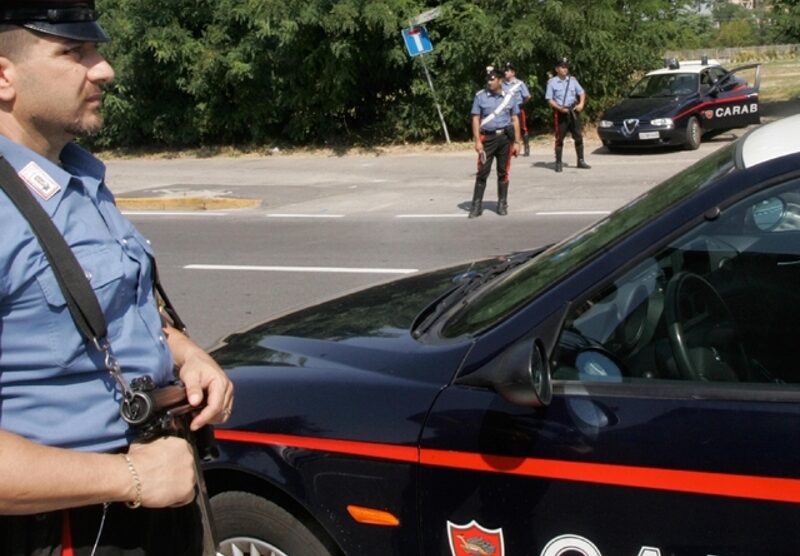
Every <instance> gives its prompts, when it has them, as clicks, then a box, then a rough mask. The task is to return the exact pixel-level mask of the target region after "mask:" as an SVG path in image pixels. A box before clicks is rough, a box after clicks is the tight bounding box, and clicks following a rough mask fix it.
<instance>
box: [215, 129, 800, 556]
mask: <svg viewBox="0 0 800 556" xmlns="http://www.w3.org/2000/svg"><path fill="white" fill-rule="evenodd" d="M798 129H800V115H798V116H793V117H789V118H786V119H783V120H779V121H777V122H774V123H771V124H768V125H765V126H762V127H759V128H756V129H754V130H753V131H751V132H750V133H749V134H747V135H746V136H745V137H744V138H743V139H741V140H739V141H737V142H735V143H731V144H729V145H726V146H724V147H721V148H719V149H718V150H716V151H715V152H714V153H713V154H711V155H709V156H708V157H706V158H704V159H703V160H701V161H699V162H697V163H696V164H694V165H693V166H691V167H689V168H688V169H686V170H684V171H682V172H681V173H679V174H677V175H676V176H674V177H673V178H671V179H669V180H668V181H666V182H664V183H662V184H661V185H659V186H657V187H655V188H653V189H652V190H650V191H649V192H647V193H645V194H644V195H642V196H641V197H639V198H637V199H635V200H633V201H632V202H630V203H628V204H627V205H626V206H624V207H622V208H621V209H619V210H617V211H616V212H614V213H613V214H611V215H610V216H608V217H607V218H605V219H603V220H600V221H598V222H597V223H595V224H594V225H592V226H590V227H588V228H586V229H584V230H583V231H581V232H579V233H577V234H575V235H574V236H572V237H570V238H568V239H565V240H564V241H562V242H560V243H558V244H556V245H553V246H550V247H547V248H545V249H537V250H532V251H530V252H524V253H517V254H514V255H511V256H508V257H503V258H502V259H499V260H491V261H482V262H479V263H475V264H471V265H466V266H463V267H459V268H452V269H446V270H440V271H436V272H431V273H428V274H422V275H418V276H413V277H410V278H406V279H403V280H399V281H396V282H391V283H388V284H385V285H381V286H378V287H374V288H371V289H367V290H364V291H362V292H360V293H356V294H351V295H348V296H346V297H342V298H339V299H335V300H333V301H329V302H326V303H323V304H321V305H317V306H315V307H311V308H309V309H306V310H303V311H300V312H297V313H293V314H290V315H288V316H284V317H282V318H278V319H276V320H273V321H271V322H268V323H266V324H262V325H258V326H255V327H254V328H252V329H250V330H247V331H245V332H242V333H239V334H234V335H232V336H230V337H229V338H228V339H227V340H226V342H225V344H224V345H223V346H222V347H220V348H219V349H217V350H216V351H215V353H214V356H215V357H216V358H217V359H218V360H219V362H220V363H221V364H222V365H223V366H224V367H225V368H226V369H227V371H228V372H229V373H230V376H231V377H232V378H233V380H234V381H235V383H236V387H237V404H236V410H235V412H234V415H233V418H232V420H231V421H230V422H229V423H228V424H227V425H226V426H225V427H224V428H220V429H218V430H217V437H218V439H219V441H220V449H221V457H220V458H219V459H218V460H216V461H215V462H213V463H211V464H209V465H208V467H207V482H208V487H209V490H210V492H211V494H212V495H213V498H212V504H213V507H214V510H215V513H216V519H217V528H218V532H219V534H220V536H221V538H222V539H224V542H223V545H222V549H221V550H222V552H223V554H226V555H228V556H231V555H242V554H248V555H255V554H261V555H271V556H287V555H288V556H320V555H328V556H329V555H343V554H345V555H358V556H369V555H376V556H377V555H381V556H385V555H397V556H408V555H448V556H467V555H472V556H475V555H484V556H486V555H491V556H504V555H521V554H524V555H534V556H558V555H561V556H566V555H569V556H574V555H581V556H660V555H661V556H708V555H714V556H756V555H765V556H766V555H769V556H780V555H786V556H789V555H792V556H794V555H796V554H798V553H800V527H798V525H797V524H798V523H800V442H798V430H800V364H799V363H798V361H800V357H798V351H797V350H796V348H797V346H798V339H800V134H798V133H797V130H798Z"/></svg>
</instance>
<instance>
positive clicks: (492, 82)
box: [469, 66, 521, 218]
mask: <svg viewBox="0 0 800 556" xmlns="http://www.w3.org/2000/svg"><path fill="white" fill-rule="evenodd" d="M487 69H488V73H487V75H486V87H485V88H484V89H481V90H480V91H478V92H477V93H475V98H474V99H473V101H472V110H471V114H472V135H473V137H474V138H475V151H476V152H477V153H478V172H477V175H476V177H475V190H474V192H473V194H472V205H471V206H470V209H469V217H470V218H477V217H478V216H480V215H481V214H482V213H483V192H484V191H485V190H486V180H487V179H488V178H489V174H490V173H491V171H492V160H494V159H496V160H497V214H499V215H501V216H505V215H506V214H508V183H509V171H510V170H511V157H512V156H516V155H517V153H518V152H519V144H520V142H521V141H520V136H519V106H518V105H517V103H516V102H515V99H514V97H515V95H514V94H513V93H507V92H505V91H504V90H503V85H502V79H503V72H502V71H500V70H497V69H494V67H491V66H490V68H487Z"/></svg>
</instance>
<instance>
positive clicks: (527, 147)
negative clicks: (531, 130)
mask: <svg viewBox="0 0 800 556" xmlns="http://www.w3.org/2000/svg"><path fill="white" fill-rule="evenodd" d="M522 144H523V145H524V146H525V150H524V151H523V152H522V156H530V155H531V144H530V141H529V140H528V134H527V133H526V134H525V135H523V136H522Z"/></svg>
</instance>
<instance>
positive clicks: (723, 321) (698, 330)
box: [664, 272, 750, 382]
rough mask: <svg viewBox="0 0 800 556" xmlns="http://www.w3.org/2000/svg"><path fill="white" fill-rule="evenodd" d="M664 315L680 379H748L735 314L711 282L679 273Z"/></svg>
mask: <svg viewBox="0 0 800 556" xmlns="http://www.w3.org/2000/svg"><path fill="white" fill-rule="evenodd" d="M665 305H666V307H665V311H664V314H665V318H666V323H667V332H668V334H669V343H670V347H671V348H672V353H673V355H674V357H675V364H676V366H677V368H678V372H679V373H680V374H681V378H684V379H687V380H700V381H727V382H733V381H738V380H749V377H750V367H749V360H748V358H747V355H746V354H745V352H744V348H743V346H742V343H741V341H740V337H739V333H738V331H737V329H736V323H735V321H734V319H733V314H732V313H731V310H730V308H729V307H728V305H727V303H725V301H724V300H723V299H722V297H720V295H719V293H718V292H717V290H715V289H714V286H712V285H711V284H710V283H708V281H706V280H705V279H703V278H702V277H700V276H698V275H697V274H694V273H692V272H679V273H678V274H676V275H675V276H673V277H672V278H671V279H670V281H669V282H668V283H667V292H666V294H665Z"/></svg>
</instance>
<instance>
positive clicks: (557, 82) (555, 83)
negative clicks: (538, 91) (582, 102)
mask: <svg viewBox="0 0 800 556" xmlns="http://www.w3.org/2000/svg"><path fill="white" fill-rule="evenodd" d="M582 94H584V90H583V87H581V84H580V83H578V80H577V79H575V78H574V77H572V76H571V75H568V76H567V77H566V78H564V79H561V78H560V77H559V76H557V75H556V76H555V77H553V78H552V79H550V80H549V81H548V82H547V90H546V92H545V95H544V99H545V100H550V99H554V100H555V101H556V102H557V103H558V104H559V106H565V107H570V106H572V105H574V104H575V103H576V102H577V100H578V97H579V96H580V95H582Z"/></svg>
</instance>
